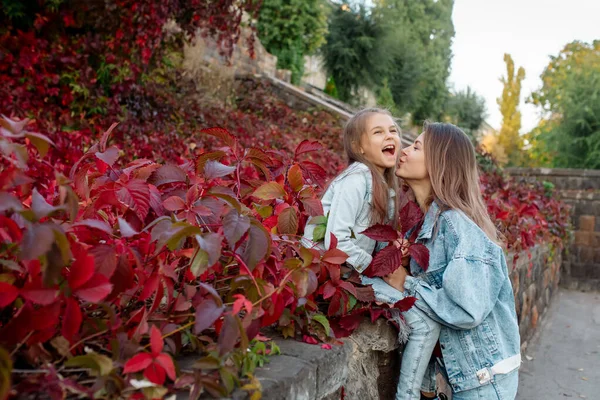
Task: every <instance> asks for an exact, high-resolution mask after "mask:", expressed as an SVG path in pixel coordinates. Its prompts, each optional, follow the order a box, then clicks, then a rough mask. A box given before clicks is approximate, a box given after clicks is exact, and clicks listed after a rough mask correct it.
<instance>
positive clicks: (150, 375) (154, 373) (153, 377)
mask: <svg viewBox="0 0 600 400" xmlns="http://www.w3.org/2000/svg"><path fill="white" fill-rule="evenodd" d="M144 376H145V377H146V378H147V379H148V380H149V381H150V382H153V383H156V384H157V385H162V384H163V383H164V382H165V370H164V368H163V367H162V366H161V365H160V364H159V363H157V362H154V361H153V362H152V363H151V364H150V365H149V366H148V368H146V369H145V370H144Z"/></svg>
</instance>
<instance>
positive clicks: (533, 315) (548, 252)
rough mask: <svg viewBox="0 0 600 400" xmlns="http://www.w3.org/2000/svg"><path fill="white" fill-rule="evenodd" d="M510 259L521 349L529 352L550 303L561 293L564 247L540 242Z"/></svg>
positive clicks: (509, 257)
mask: <svg viewBox="0 0 600 400" xmlns="http://www.w3.org/2000/svg"><path fill="white" fill-rule="evenodd" d="M513 258H514V254H510V255H509V256H508V258H507V260H508V269H509V272H510V279H511V281H512V284H513V291H514V293H515V307H516V309H517V318H518V320H519V332H520V334H521V351H522V352H525V351H526V349H527V345H528V343H529V341H530V340H531V337H532V336H533V335H534V333H535V332H536V329H537V327H538V326H540V325H541V320H542V319H543V318H544V317H545V315H546V311H547V310H548V306H550V303H551V302H552V299H553V298H554V296H555V295H556V293H557V290H558V284H559V282H560V279H561V277H560V270H561V264H562V249H558V248H553V247H552V246H550V245H537V246H535V247H534V248H532V249H530V250H529V251H524V252H522V253H520V254H519V255H518V258H517V260H516V263H513Z"/></svg>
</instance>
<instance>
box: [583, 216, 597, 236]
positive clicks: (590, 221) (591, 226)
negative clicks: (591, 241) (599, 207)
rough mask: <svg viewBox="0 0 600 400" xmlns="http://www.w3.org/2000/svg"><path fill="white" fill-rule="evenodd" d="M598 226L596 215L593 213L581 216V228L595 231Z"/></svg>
mask: <svg viewBox="0 0 600 400" xmlns="http://www.w3.org/2000/svg"><path fill="white" fill-rule="evenodd" d="M595 228H596V217H595V216H593V215H582V216H580V217H579V230H580V231H587V232H593V231H594V230H595Z"/></svg>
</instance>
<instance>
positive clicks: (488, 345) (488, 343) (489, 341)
mask: <svg viewBox="0 0 600 400" xmlns="http://www.w3.org/2000/svg"><path fill="white" fill-rule="evenodd" d="M479 332H480V334H481V341H482V342H483V345H484V346H485V347H484V348H485V349H487V350H488V351H489V352H490V353H493V354H497V353H499V348H498V342H497V341H496V336H495V335H494V332H493V331H492V328H491V327H490V324H489V323H488V321H486V320H484V321H483V322H482V323H481V325H479Z"/></svg>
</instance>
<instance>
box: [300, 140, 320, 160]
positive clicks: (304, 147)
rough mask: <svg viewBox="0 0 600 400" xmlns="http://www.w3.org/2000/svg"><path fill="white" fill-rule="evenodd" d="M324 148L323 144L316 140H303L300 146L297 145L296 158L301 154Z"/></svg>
mask: <svg viewBox="0 0 600 400" xmlns="http://www.w3.org/2000/svg"><path fill="white" fill-rule="evenodd" d="M322 148H323V145H322V144H321V143H319V142H317V141H316V140H303V141H302V142H301V143H300V144H299V145H298V147H296V152H295V154H294V158H298V156H299V155H301V154H304V153H309V152H312V151H317V150H321V149H322Z"/></svg>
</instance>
